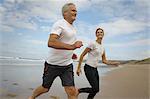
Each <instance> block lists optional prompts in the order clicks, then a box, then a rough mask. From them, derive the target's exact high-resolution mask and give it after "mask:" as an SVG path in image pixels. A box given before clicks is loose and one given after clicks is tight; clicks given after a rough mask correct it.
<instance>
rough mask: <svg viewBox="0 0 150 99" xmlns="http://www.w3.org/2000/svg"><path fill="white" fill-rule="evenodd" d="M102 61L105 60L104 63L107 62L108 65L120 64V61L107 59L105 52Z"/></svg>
mask: <svg viewBox="0 0 150 99" xmlns="http://www.w3.org/2000/svg"><path fill="white" fill-rule="evenodd" d="M102 62H103V63H104V64H107V65H116V66H118V65H119V64H120V63H119V62H115V61H109V60H107V59H106V55H105V52H104V53H103V55H102Z"/></svg>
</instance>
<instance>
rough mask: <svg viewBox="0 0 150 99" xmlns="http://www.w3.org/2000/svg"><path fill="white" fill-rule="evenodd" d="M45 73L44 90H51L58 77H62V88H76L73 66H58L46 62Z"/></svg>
mask: <svg viewBox="0 0 150 99" xmlns="http://www.w3.org/2000/svg"><path fill="white" fill-rule="evenodd" d="M44 65H45V67H44V73H43V83H42V86H43V87H44V88H48V89H49V88H50V87H51V85H52V83H53V81H54V80H55V78H56V77H57V76H59V77H60V79H61V82H62V86H74V85H75V84H74V72H73V65H72V64H70V65H68V66H58V65H51V64H48V63H47V62H45V64H44Z"/></svg>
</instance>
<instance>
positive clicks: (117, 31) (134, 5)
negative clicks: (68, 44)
mask: <svg viewBox="0 0 150 99" xmlns="http://www.w3.org/2000/svg"><path fill="white" fill-rule="evenodd" d="M67 2H73V3H75V4H76V7H77V11H78V14H77V19H76V21H75V22H74V26H75V28H76V30H77V36H78V39H79V40H82V41H83V42H84V47H82V48H81V49H78V50H76V51H75V52H76V53H77V54H78V55H80V53H81V52H82V51H83V49H84V48H85V47H86V45H87V42H89V41H92V40H95V30H96V28H97V27H101V28H103V29H104V32H105V36H104V39H103V44H104V46H105V50H106V56H107V58H108V59H125V60H126V59H144V58H147V57H150V43H149V42H150V33H149V31H150V25H149V24H150V18H149V17H150V13H149V12H148V11H150V3H149V0H0V20H1V21H0V42H1V43H0V44H1V46H0V49H1V53H0V56H12V57H26V58H37V59H43V58H46V57H47V55H48V47H47V40H48V37H49V33H50V30H51V26H52V25H53V23H54V22H56V21H57V20H59V19H61V18H62V14H61V8H62V6H63V5H64V4H65V3H67Z"/></svg>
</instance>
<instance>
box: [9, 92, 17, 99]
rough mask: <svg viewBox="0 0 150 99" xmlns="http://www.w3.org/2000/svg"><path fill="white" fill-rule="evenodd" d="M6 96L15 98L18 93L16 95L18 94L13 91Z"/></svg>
mask: <svg viewBox="0 0 150 99" xmlns="http://www.w3.org/2000/svg"><path fill="white" fill-rule="evenodd" d="M6 96H8V97H11V98H14V97H16V96H17V95H16V94H13V93H8V94H7V95H6Z"/></svg>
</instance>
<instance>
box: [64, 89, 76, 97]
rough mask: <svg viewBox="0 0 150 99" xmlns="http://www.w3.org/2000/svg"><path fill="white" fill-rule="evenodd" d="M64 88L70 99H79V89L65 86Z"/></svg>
mask: <svg viewBox="0 0 150 99" xmlns="http://www.w3.org/2000/svg"><path fill="white" fill-rule="evenodd" d="M64 88H65V91H66V93H67V95H68V99H78V98H77V97H78V89H76V88H75V87H74V86H65V87H64Z"/></svg>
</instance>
